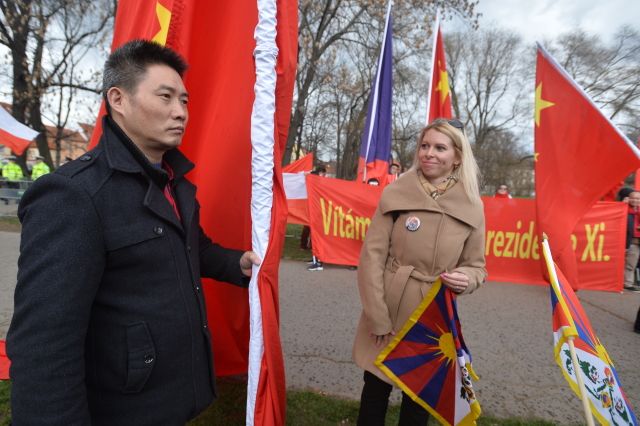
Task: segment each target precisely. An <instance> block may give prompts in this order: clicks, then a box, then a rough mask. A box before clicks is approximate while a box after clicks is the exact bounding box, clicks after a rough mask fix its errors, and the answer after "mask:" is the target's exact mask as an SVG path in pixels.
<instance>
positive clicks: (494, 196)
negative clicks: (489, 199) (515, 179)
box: [493, 192, 511, 198]
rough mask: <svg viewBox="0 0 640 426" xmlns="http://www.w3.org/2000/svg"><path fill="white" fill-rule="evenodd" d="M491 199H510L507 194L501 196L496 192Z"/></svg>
mask: <svg viewBox="0 0 640 426" xmlns="http://www.w3.org/2000/svg"><path fill="white" fill-rule="evenodd" d="M493 198H511V197H510V196H509V194H508V193H505V194H501V193H499V192H496V193H495V194H494V195H493Z"/></svg>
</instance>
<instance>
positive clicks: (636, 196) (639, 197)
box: [629, 192, 640, 207]
mask: <svg viewBox="0 0 640 426" xmlns="http://www.w3.org/2000/svg"><path fill="white" fill-rule="evenodd" d="M629 205H630V206H631V207H640V192H632V193H631V194H629Z"/></svg>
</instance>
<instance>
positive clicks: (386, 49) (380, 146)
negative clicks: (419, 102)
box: [357, 1, 393, 185]
mask: <svg viewBox="0 0 640 426" xmlns="http://www.w3.org/2000/svg"><path fill="white" fill-rule="evenodd" d="M391 4H392V1H389V6H388V7H387V19H386V21H385V26H384V38H383V40H382V48H381V51H380V59H379V60H378V71H377V72H376V79H375V80H374V82H373V87H372V88H371V95H370V97H369V108H368V110H367V120H366V122H365V127H364V132H363V134H362V139H361V143H360V160H359V161H358V177H357V180H358V182H363V183H367V181H369V179H376V180H377V181H378V184H379V185H385V184H386V183H387V175H388V174H389V158H390V156H391V101H392V99H391V98H392V93H393V76H392V62H393V49H392V45H393V40H392V33H393V29H392V27H393V21H392V19H391Z"/></svg>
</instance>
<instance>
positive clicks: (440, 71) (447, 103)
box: [427, 17, 453, 124]
mask: <svg viewBox="0 0 640 426" xmlns="http://www.w3.org/2000/svg"><path fill="white" fill-rule="evenodd" d="M452 117H453V114H452V113H451V90H449V74H448V73H447V60H446V55H445V52H444V43H443V42H442V30H441V28H440V18H439V17H438V18H437V19H436V26H435V31H434V33H433V59H432V60H431V84H430V85H429V98H428V104H427V124H428V123H431V122H432V121H433V120H435V119H436V118H452Z"/></svg>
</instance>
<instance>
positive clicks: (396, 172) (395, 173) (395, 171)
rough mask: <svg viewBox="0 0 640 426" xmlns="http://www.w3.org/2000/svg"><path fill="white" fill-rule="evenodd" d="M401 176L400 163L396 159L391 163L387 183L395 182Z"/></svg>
mask: <svg viewBox="0 0 640 426" xmlns="http://www.w3.org/2000/svg"><path fill="white" fill-rule="evenodd" d="M398 177H400V164H399V163H396V162H395V161H394V162H393V163H391V164H390V165H389V174H388V175H387V185H389V184H390V183H393V182H395V181H396V180H397V179H398Z"/></svg>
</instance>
